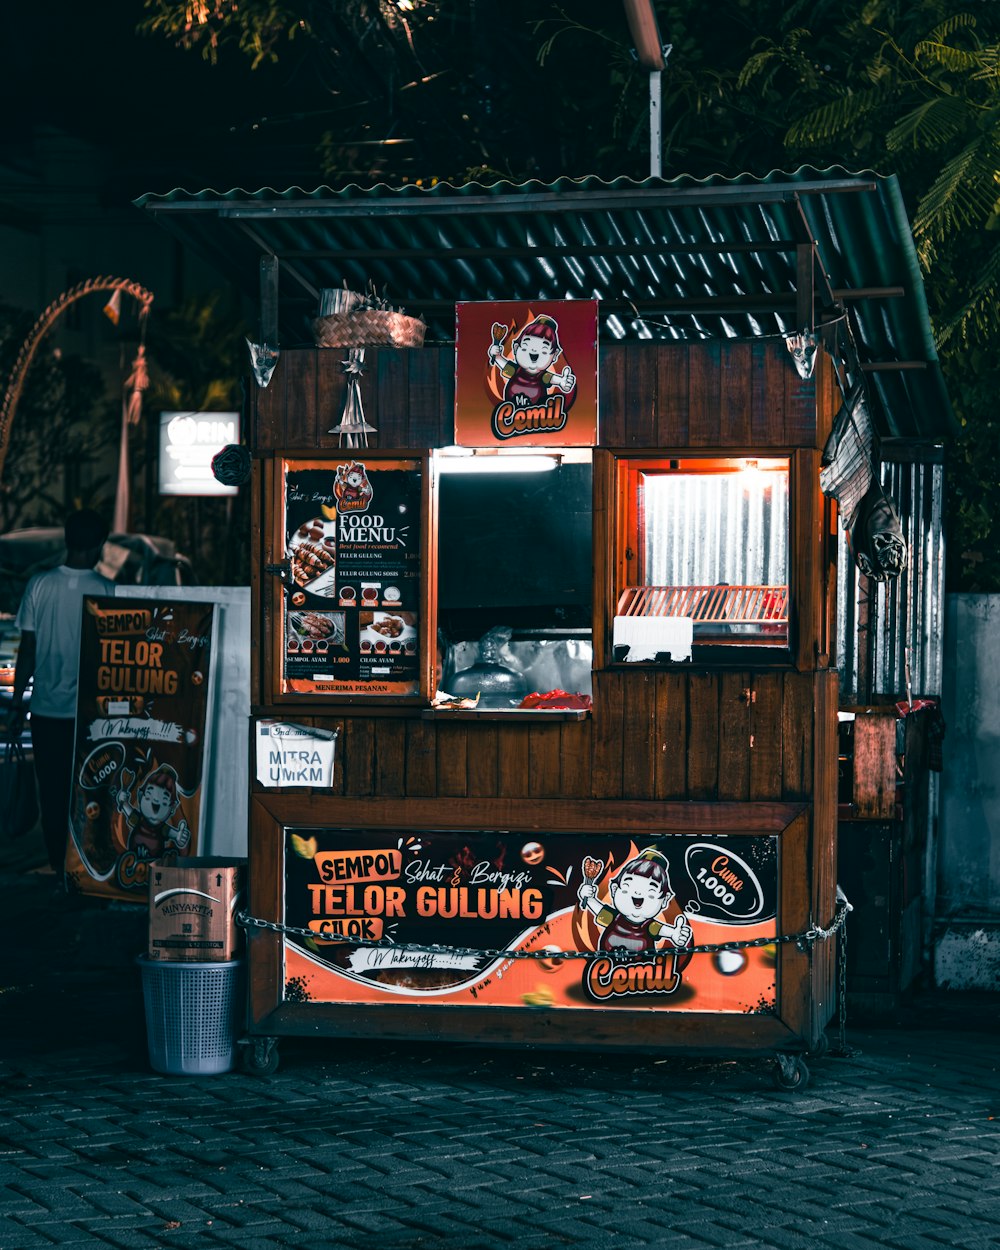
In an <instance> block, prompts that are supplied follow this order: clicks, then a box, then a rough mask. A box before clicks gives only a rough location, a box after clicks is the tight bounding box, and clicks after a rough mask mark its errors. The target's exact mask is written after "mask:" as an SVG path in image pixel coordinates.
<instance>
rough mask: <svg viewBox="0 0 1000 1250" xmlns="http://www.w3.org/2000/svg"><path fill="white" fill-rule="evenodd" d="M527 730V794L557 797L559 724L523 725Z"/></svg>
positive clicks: (533, 796) (559, 781)
mask: <svg viewBox="0 0 1000 1250" xmlns="http://www.w3.org/2000/svg"><path fill="white" fill-rule="evenodd" d="M521 728H522V729H527V731H528V735H527V736H528V795H529V796H530V797H531V798H541V799H547V798H557V797H558V796H559V795H560V794H561V793H562V788H561V771H562V765H561V759H560V757H561V751H560V746H561V737H560V733H559V728H560V727H559V725H558V724H557V723H553V722H551V721H550V722H549V723H548V724H542V725H525V726H522V727H521Z"/></svg>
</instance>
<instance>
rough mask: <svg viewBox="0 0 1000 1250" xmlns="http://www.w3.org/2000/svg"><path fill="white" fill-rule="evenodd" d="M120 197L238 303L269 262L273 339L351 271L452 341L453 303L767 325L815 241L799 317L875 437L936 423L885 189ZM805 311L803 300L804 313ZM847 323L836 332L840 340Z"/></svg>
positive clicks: (638, 328) (717, 186) (534, 187)
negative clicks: (814, 329) (819, 325)
mask: <svg viewBox="0 0 1000 1250" xmlns="http://www.w3.org/2000/svg"><path fill="white" fill-rule="evenodd" d="M136 203H137V204H138V205H139V206H141V207H142V208H144V209H145V210H147V211H148V212H151V213H152V214H154V215H155V216H156V217H157V218H158V219H159V220H160V221H161V222H162V223H163V224H164V225H166V226H167V227H168V228H170V229H171V230H173V231H174V232H175V233H176V234H178V235H179V236H180V238H181V239H182V240H183V241H184V242H185V243H186V244H188V245H189V246H191V247H192V248H194V249H196V250H198V251H200V252H201V253H202V254H203V255H205V256H206V257H207V258H208V259H210V260H211V261H212V263H213V264H214V265H215V266H216V267H217V268H219V269H221V270H222V271H223V272H224V273H226V274H227V275H228V276H229V277H230V278H231V279H232V280H233V281H234V282H235V284H236V285H237V286H239V287H241V288H242V289H243V290H244V291H246V293H247V294H249V295H251V296H256V294H257V282H258V271H259V260H260V258H261V256H264V255H274V256H277V257H278V259H279V269H280V285H279V298H280V331H281V341H282V345H283V346H285V347H291V346H294V345H296V344H301V343H310V342H311V341H312V336H311V332H310V329H309V325H310V322H311V320H312V318H313V317H314V316H315V315H316V313H317V309H318V298H319V292H320V290H322V289H323V288H328V287H339V286H341V285H343V284H344V283H345V282H346V284H347V285H348V287H350V288H351V289H353V290H364V289H366V288H367V286H368V284H369V282H372V283H374V285H375V286H376V288H377V289H378V290H379V291H380V292H382V291H383V290H384V291H385V294H386V295H387V297H388V298H389V299H390V301H391V302H392V303H393V304H394V305H396V306H399V307H402V308H404V309H405V311H407V312H409V313H411V314H413V315H420V316H422V317H423V318H424V320H425V321H426V322H427V324H428V340H429V341H449V340H451V339H453V338H454V305H455V303H456V302H458V301H464V300H489V299H495V300H509V299H519V300H520V299H598V300H600V302H601V333H602V337H604V338H605V339H617V340H621V339H625V340H643V339H647V340H649V339H652V340H670V339H675V340H691V339H703V338H757V337H761V336H765V335H773V336H784V335H786V334H790V333H794V332H796V331H798V330H801V329H804V328H807V327H806V326H804V325H799V324H797V321H798V318H799V315H800V314H801V312H802V309H803V298H804V293H803V292H800V290H799V288H800V285H801V269H800V265H799V259H800V251H799V249H801V247H802V246H803V245H807V246H812V247H814V249H815V252H814V254H815V266H814V276H813V281H814V283H815V298H814V300H813V301H812V309H813V311H812V314H811V316H812V317H814V318H815V319H816V320H824V319H826V320H831V321H832V320H834V319H838V318H839V319H840V324H841V330H840V334H841V342H842V345H843V347H844V349H845V352H846V355H847V358H848V362H849V366H850V367H854V368H860V369H861V370H863V371H864V373H865V375H866V377H867V380H868V384H869V391H870V394H871V395H872V398H873V404H872V409H873V414H872V415H873V417H874V419H875V421H876V424H877V426H878V429H879V432H880V434H881V435H882V436H883V437H898V438H903V439H908V440H932V441H933V440H939V439H940V438H942V437H943V436H945V435H947V434H950V433H952V432H953V431H954V417H953V415H952V411H951V407H950V404H949V401H948V397H947V393H946V390H945V387H944V381H943V378H942V376H941V371H940V366H939V364H938V360H937V354H936V352H935V350H934V342H933V335H932V333H931V327H930V320H929V317H928V311H927V305H926V300H925V297H924V290H923V283H922V280H921V276H920V272H919V268H918V266H917V260H916V254H915V251H914V248H913V242H912V238H911V235H910V229H909V224H908V222H907V220H906V214H905V211H904V209H903V205H902V200H901V196H900V192H899V187H898V184H897V181H896V179H895V178H894V177H881V176H879V175H877V174H873V173H869V172H861V173H849V172H847V171H845V170H842V169H829V170H823V171H819V170H814V169H808V168H803V169H800V170H798V171H796V172H795V173H780V172H774V173H771V174H769V175H768V176H767V177H765V178H755V177H752V176H750V175H748V174H744V175H741V176H740V177H737V178H723V177H721V176H719V177H713V178H708V179H702V180H698V179H694V178H690V177H686V176H684V177H679V178H675V179H672V180H666V179H659V178H651V179H647V180H645V181H642V182H636V181H634V180H632V179H628V178H619V179H616V180H614V181H613V182H604V181H603V180H601V179H599V178H595V177H589V178H581V179H570V178H562V179H559V180H557V181H556V182H554V183H540V182H528V183H524V184H520V185H514V184H511V183H497V184H495V185H491V186H483V185H480V184H476V183H470V184H467V185H463V186H452V185H449V184H445V183H439V184H437V185H435V186H433V187H418V186H414V185H407V186H401V187H389V186H386V185H384V184H383V185H378V186H374V187H368V188H363V187H348V188H345V189H343V190H333V189H331V188H329V187H319V188H316V189H315V190H313V191H305V190H302V189H301V188H299V187H292V188H289V189H287V190H285V191H275V190H272V189H270V188H262V189H260V190H257V191H246V190H242V189H236V190H231V191H227V192H222V193H220V192H217V191H213V190H203V191H197V192H188V191H183V190H179V189H178V190H174V191H171V192H169V193H167V194H165V195H154V194H150V195H144V196H142V197H141V198H140V199H139V200H137V201H136ZM805 307H809V305H808V304H806V305H805ZM848 329H849V331H850V333H849V335H848V334H847V333H846V332H847V330H848Z"/></svg>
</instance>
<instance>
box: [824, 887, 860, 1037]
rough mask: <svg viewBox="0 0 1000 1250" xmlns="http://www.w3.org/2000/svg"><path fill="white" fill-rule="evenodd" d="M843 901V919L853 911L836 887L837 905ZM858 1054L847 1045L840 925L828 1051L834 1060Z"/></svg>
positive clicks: (844, 946) (844, 935) (844, 937)
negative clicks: (833, 1037)
mask: <svg viewBox="0 0 1000 1250" xmlns="http://www.w3.org/2000/svg"><path fill="white" fill-rule="evenodd" d="M841 901H843V904H844V919H845V920H846V919H847V913H848V912H849V911H853V908H852V907H851V904H850V903H848V901H847V899H846V898H845V897H844V893H843V891H842V890H841V888H840V886H837V903H838V905H839V904H840V903H841ZM857 1053H858V1052H857V1051H856V1050H855V1049H854V1047H853V1046H848V1044H847V925H846V924H844V923H842V924H841V933H840V937H839V938H838V940H837V1045H836V1046H835V1047H834V1048H833V1049H832V1050H831V1051H830V1054H831V1056H832V1057H833V1058H835V1059H850V1058H852V1057H853V1056H854V1055H856V1054H857Z"/></svg>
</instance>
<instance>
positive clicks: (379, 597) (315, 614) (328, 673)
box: [282, 455, 423, 697]
mask: <svg viewBox="0 0 1000 1250" xmlns="http://www.w3.org/2000/svg"><path fill="white" fill-rule="evenodd" d="M422 490H423V470H422V466H421V462H420V461H419V460H404V459H388V458H386V459H381V458H374V457H370V456H367V455H365V456H364V457H363V458H362V457H358V458H354V457H352V456H350V455H345V456H344V457H343V458H342V459H339V460H325V461H313V460H310V461H298V460H296V461H292V460H286V461H285V462H284V544H285V551H284V558H285V562H286V569H287V572H286V576H285V579H284V581H285V592H284V610H283V620H282V625H283V630H282V693H285V694H290V693H311V694H339V695H344V694H348V695H353V694H365V695H375V696H394V697H399V696H406V695H416V694H419V691H420V632H419V602H420V565H421V551H420V538H421V535H420V516H421V499H422Z"/></svg>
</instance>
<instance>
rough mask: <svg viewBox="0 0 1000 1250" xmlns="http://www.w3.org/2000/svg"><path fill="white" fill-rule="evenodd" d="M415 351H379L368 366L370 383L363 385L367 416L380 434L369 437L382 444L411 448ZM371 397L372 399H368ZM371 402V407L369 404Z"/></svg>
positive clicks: (391, 446) (381, 445)
mask: <svg viewBox="0 0 1000 1250" xmlns="http://www.w3.org/2000/svg"><path fill="white" fill-rule="evenodd" d="M412 355H413V352H412V351H398V352H397V351H379V352H376V353H375V357H374V360H373V361H372V364H371V366H370V368H369V369H368V376H369V381H370V385H369V386H366V387H364V388H363V390H362V393H363V395H364V396H365V397H366V399H365V416H366V417H367V419H368V423H369V425H373V426H374V427H375V428H376V430H378V433H377V434H371V435H369V438H371V439H372V440H374V442H375V443H376V444H377V445H378V446H379V447H389V448H394V447H409V446H410V443H409V406H410V358H411V357H412ZM369 395H370V396H371V399H370V401H369V399H368V398H367V397H368V396H369ZM369 402H370V404H371V408H370V410H369V407H368V404H369Z"/></svg>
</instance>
